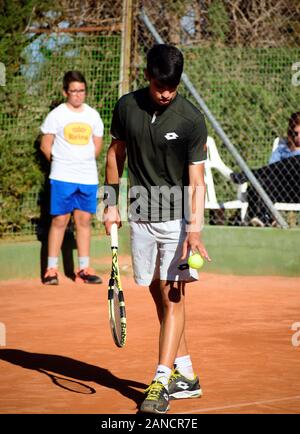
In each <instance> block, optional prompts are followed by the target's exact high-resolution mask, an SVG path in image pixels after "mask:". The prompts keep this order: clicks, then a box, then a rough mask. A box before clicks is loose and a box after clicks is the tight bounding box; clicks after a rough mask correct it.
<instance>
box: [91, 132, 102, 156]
mask: <svg viewBox="0 0 300 434" xmlns="http://www.w3.org/2000/svg"><path fill="white" fill-rule="evenodd" d="M93 142H94V145H95V157H96V158H97V157H98V156H99V154H100V152H101V149H102V145H103V138H102V137H96V136H93Z"/></svg>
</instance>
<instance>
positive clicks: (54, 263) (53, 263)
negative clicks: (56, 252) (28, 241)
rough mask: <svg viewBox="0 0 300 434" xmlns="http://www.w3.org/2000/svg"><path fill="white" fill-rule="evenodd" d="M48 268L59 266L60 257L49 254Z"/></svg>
mask: <svg viewBox="0 0 300 434" xmlns="http://www.w3.org/2000/svg"><path fill="white" fill-rule="evenodd" d="M47 268H58V257H57V256H48V260H47Z"/></svg>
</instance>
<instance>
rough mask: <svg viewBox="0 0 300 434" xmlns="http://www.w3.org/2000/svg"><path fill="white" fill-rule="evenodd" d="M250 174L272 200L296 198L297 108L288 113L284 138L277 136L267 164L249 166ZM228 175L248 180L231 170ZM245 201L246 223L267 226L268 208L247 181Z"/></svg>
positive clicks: (299, 169)
mask: <svg viewBox="0 0 300 434" xmlns="http://www.w3.org/2000/svg"><path fill="white" fill-rule="evenodd" d="M253 174H254V176H255V177H256V178H257V180H258V181H259V182H260V184H261V186H262V187H263V189H264V190H265V192H266V193H267V194H268V196H269V197H270V199H271V200H272V202H273V203H275V202H284V203H299V202H300V112H296V113H293V114H292V115H291V117H290V119H289V124H288V131H287V139H280V141H279V145H278V147H277V148H276V149H275V150H274V151H273V152H272V155H271V157H270V160H269V165H267V166H263V167H261V168H260V169H256V170H253ZM231 178H232V180H233V182H235V183H237V184H243V183H244V182H247V181H248V179H247V177H246V176H245V174H244V173H232V174H231ZM247 201H248V204H249V206H248V210H247V217H246V219H247V220H248V221H249V223H250V224H252V225H254V226H271V225H272V223H273V220H274V219H273V217H272V215H271V212H270V211H269V209H268V207H267V206H266V205H265V203H264V202H263V200H262V199H261V197H260V196H259V194H258V193H257V191H256V190H255V188H254V187H253V186H252V185H251V184H249V185H248V188H247Z"/></svg>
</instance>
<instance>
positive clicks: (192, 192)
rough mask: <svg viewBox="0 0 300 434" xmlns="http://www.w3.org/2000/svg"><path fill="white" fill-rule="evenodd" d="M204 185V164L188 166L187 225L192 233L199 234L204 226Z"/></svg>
mask: <svg viewBox="0 0 300 434" xmlns="http://www.w3.org/2000/svg"><path fill="white" fill-rule="evenodd" d="M205 192H206V185H205V180H204V162H203V163H200V164H190V165H189V196H190V197H189V204H190V218H189V223H190V226H191V229H192V231H193V232H201V230H202V228H203V224H204V208H205Z"/></svg>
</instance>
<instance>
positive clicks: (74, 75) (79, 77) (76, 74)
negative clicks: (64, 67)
mask: <svg viewBox="0 0 300 434" xmlns="http://www.w3.org/2000/svg"><path fill="white" fill-rule="evenodd" d="M74 81H78V83H84V84H85V90H87V84H86V81H85V78H84V75H83V74H81V72H80V71H68V72H66V73H65V75H64V78H63V89H64V91H65V92H68V90H69V86H70V84H71V83H73V82H74Z"/></svg>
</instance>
